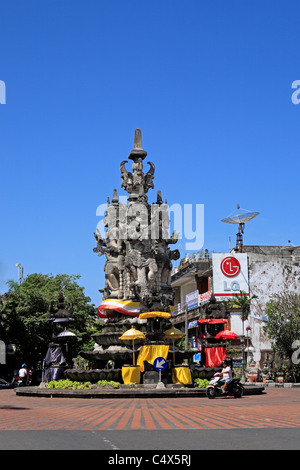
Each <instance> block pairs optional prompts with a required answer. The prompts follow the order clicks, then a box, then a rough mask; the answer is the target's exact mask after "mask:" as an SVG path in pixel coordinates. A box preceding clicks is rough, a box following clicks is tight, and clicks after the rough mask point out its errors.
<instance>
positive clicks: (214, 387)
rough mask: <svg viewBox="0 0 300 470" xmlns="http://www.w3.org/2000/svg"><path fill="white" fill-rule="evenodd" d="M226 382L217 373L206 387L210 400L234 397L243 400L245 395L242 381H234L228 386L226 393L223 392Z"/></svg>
mask: <svg viewBox="0 0 300 470" xmlns="http://www.w3.org/2000/svg"><path fill="white" fill-rule="evenodd" d="M223 385H224V380H223V379H222V377H221V376H220V374H219V373H216V374H215V375H214V376H213V378H212V379H211V381H210V382H209V385H208V386H207V387H206V396H207V397H208V398H216V397H219V396H221V395H222V396H234V398H242V396H243V393H244V387H243V385H242V384H241V383H240V379H232V381H231V382H229V384H228V385H227V388H226V391H225V392H223V391H222V386H223Z"/></svg>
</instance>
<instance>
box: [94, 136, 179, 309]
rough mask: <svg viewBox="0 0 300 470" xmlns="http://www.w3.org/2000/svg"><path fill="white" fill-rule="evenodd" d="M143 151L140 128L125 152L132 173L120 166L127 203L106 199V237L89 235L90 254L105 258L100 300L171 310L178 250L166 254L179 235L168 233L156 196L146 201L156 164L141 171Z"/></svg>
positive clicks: (163, 208)
mask: <svg viewBox="0 0 300 470" xmlns="http://www.w3.org/2000/svg"><path fill="white" fill-rule="evenodd" d="M146 156H147V152H146V151H145V150H143V148H142V137H141V131H140V129H136V131H135V135H134V144H133V150H131V152H130V154H129V157H128V158H129V159H130V160H132V171H128V170H127V169H126V166H125V164H126V163H128V161H126V160H124V161H122V163H121V165H120V169H121V178H122V184H121V187H122V188H124V189H125V191H127V193H128V194H129V196H127V202H128V204H127V205H126V204H124V203H121V202H119V199H118V194H117V190H116V189H115V190H114V191H113V198H112V201H111V202H110V200H109V199H108V201H107V209H106V214H105V217H104V227H106V232H105V237H102V236H101V234H100V232H97V233H95V234H94V236H95V239H96V242H97V246H96V248H94V251H95V252H96V253H97V254H98V255H100V256H101V255H105V256H106V263H105V268H104V271H105V287H104V289H103V290H102V292H103V299H104V300H105V299H119V300H132V301H135V302H138V303H139V313H142V312H145V311H156V310H159V311H163V312H170V307H171V306H172V305H173V290H172V288H171V284H170V277H171V270H172V260H176V259H178V258H179V256H180V254H179V251H178V250H171V249H170V248H169V245H171V244H175V243H176V242H177V240H178V235H176V234H175V233H173V234H172V235H171V236H170V235H169V233H168V229H169V224H170V220H169V215H168V207H167V204H166V203H165V204H164V203H163V200H162V197H161V192H160V191H158V192H157V200H156V202H155V203H153V204H149V203H148V197H147V195H146V194H147V193H148V190H149V189H150V188H152V189H153V188H154V184H153V179H154V171H155V166H154V164H153V163H152V162H148V164H149V166H150V169H149V170H148V172H147V173H144V171H143V160H144V159H145V157H146Z"/></svg>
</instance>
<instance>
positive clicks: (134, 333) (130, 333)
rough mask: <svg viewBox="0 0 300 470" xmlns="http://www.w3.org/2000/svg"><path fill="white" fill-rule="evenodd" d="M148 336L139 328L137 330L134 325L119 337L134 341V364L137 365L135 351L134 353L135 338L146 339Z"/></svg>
mask: <svg viewBox="0 0 300 470" xmlns="http://www.w3.org/2000/svg"><path fill="white" fill-rule="evenodd" d="M145 338H146V336H145V335H144V333H142V332H141V331H139V330H136V329H135V328H134V326H132V327H131V328H130V329H129V330H127V331H125V333H123V334H122V336H120V337H119V339H124V340H127V341H130V340H132V341H133V365H134V366H135V353H134V340H135V339H145Z"/></svg>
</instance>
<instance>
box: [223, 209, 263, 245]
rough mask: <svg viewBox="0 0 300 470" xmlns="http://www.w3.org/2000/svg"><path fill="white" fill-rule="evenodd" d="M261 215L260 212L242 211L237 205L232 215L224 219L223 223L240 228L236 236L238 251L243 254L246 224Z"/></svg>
mask: <svg viewBox="0 0 300 470" xmlns="http://www.w3.org/2000/svg"><path fill="white" fill-rule="evenodd" d="M257 215H259V212H251V211H248V210H246V209H241V208H240V206H239V204H238V205H237V208H236V210H235V211H234V212H232V214H230V215H229V216H228V217H226V218H225V219H222V220H221V222H224V223H225V224H235V225H238V226H239V231H238V233H237V234H236V237H237V239H236V249H237V251H240V252H242V251H243V236H242V234H243V233H244V228H245V223H246V222H249V221H250V220H252V219H254V217H256V216H257Z"/></svg>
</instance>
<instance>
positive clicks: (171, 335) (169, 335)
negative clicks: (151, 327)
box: [164, 325, 185, 365]
mask: <svg viewBox="0 0 300 470" xmlns="http://www.w3.org/2000/svg"><path fill="white" fill-rule="evenodd" d="M183 336H185V333H182V331H180V330H178V329H177V328H175V326H174V325H173V326H172V328H170V329H169V330H166V331H165V334H164V339H172V340H173V364H174V365H175V346H174V341H175V339H180V338H182V337H183Z"/></svg>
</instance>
